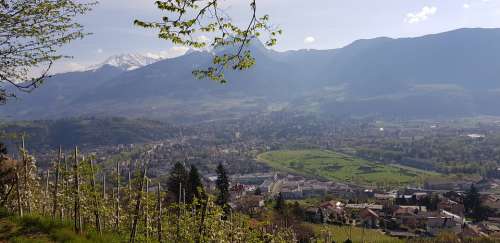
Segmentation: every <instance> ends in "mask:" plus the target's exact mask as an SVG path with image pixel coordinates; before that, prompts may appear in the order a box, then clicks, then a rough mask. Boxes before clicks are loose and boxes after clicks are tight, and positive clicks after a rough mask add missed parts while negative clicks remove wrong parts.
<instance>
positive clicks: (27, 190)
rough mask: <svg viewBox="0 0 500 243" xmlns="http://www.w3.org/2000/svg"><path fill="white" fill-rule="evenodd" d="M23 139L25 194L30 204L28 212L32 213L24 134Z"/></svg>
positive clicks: (27, 202)
mask: <svg viewBox="0 0 500 243" xmlns="http://www.w3.org/2000/svg"><path fill="white" fill-rule="evenodd" d="M21 139H22V145H21V146H22V147H21V148H22V152H21V154H22V159H23V163H24V194H25V198H24V200H25V201H26V205H27V206H28V214H31V198H30V189H31V188H30V185H29V182H28V172H29V169H28V159H27V158H26V147H25V144H24V134H23V135H22V136H21Z"/></svg>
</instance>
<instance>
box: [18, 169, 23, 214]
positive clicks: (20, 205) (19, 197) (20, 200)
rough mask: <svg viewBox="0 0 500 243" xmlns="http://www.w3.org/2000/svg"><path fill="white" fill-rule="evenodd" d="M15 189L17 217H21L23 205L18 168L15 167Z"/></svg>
mask: <svg viewBox="0 0 500 243" xmlns="http://www.w3.org/2000/svg"><path fill="white" fill-rule="evenodd" d="M16 189H17V207H18V210H19V216H20V217H23V204H22V199H21V180H20V178H19V166H17V167H16Z"/></svg>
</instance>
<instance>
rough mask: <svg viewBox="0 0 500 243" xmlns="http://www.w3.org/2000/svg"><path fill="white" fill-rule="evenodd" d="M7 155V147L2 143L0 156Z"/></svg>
mask: <svg viewBox="0 0 500 243" xmlns="http://www.w3.org/2000/svg"><path fill="white" fill-rule="evenodd" d="M2 155H7V147H6V146H5V145H4V144H3V143H1V142H0V156H2Z"/></svg>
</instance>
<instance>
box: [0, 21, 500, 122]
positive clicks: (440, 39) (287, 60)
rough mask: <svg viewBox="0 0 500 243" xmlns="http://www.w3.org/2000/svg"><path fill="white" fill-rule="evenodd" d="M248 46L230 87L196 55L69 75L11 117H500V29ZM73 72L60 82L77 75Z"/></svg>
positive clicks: (208, 60)
mask: <svg viewBox="0 0 500 243" xmlns="http://www.w3.org/2000/svg"><path fill="white" fill-rule="evenodd" d="M249 49H250V50H251V51H252V52H253V55H254V57H255V58H256V60H257V64H256V65H255V66H254V67H253V68H252V69H250V70H247V71H243V72H234V71H231V70H227V73H226V76H227V78H228V80H230V82H229V83H228V84H226V85H220V84H217V83H215V82H212V81H210V80H196V79H194V77H193V75H192V73H191V72H192V70H194V69H198V68H204V67H207V66H208V65H209V64H210V63H211V59H212V54H211V53H209V52H191V53H188V54H186V55H184V56H181V57H177V58H172V59H166V60H161V61H158V62H155V63H153V64H150V65H146V66H144V67H141V68H137V69H135V70H130V71H122V70H120V69H118V68H115V69H117V70H118V71H116V72H112V73H111V74H110V75H108V76H106V78H101V79H99V78H94V76H93V74H92V73H85V74H80V75H83V76H84V77H85V78H87V79H88V80H92V81H87V82H89V83H88V87H87V88H80V86H78V85H76V84H75V86H74V88H71V87H73V86H72V84H70V82H68V87H70V88H69V89H68V91H67V92H66V95H65V97H71V98H69V99H65V100H64V102H59V101H54V98H53V97H51V95H49V94H48V93H44V94H43V95H42V94H41V95H39V96H36V97H34V98H31V97H30V99H29V100H28V99H27V101H26V102H23V105H22V106H19V107H16V109H8V111H9V112H8V113H7V114H8V115H11V116H12V117H13V118H40V117H42V118H52V117H65V116H73V115H81V114H86V115H89V114H92V115H110V114H111V115H126V116H136V117H140V116H146V117H150V118H172V117H175V118H179V117H189V118H193V119H220V118H227V117H234V116H238V115H241V114H248V113H251V112H265V111H268V110H273V109H279V108H282V107H286V108H287V109H291V110H298V111H315V112H324V113H333V114H336V115H342V116H351V115H353V116H360V115H362V116H366V115H380V116H389V117H436V116H446V117H449V116H469V115H500V110H498V109H496V108H495V104H498V103H500V29H459V30H455V31H450V32H445V33H440V34H434V35H427V36H422V37H417V38H401V39H391V38H375V39H370V40H359V41H355V42H353V43H352V44H350V45H348V46H346V47H344V48H340V49H335V50H298V51H287V52H276V51H272V50H268V49H266V48H265V47H264V46H263V45H262V44H261V43H259V42H254V43H252V44H251V45H250V47H249ZM99 70H100V69H99ZM96 73H97V72H96ZM65 75H66V76H65ZM65 75H60V76H58V77H57V78H55V79H57V80H66V79H67V80H71V79H72V77H73V76H74V75H76V74H65ZM87 75H88V76H87ZM95 80H104V81H102V82H101V81H99V82H97V83H96V84H93V83H92V82H96V81H95ZM47 86H49V85H47ZM42 88H43V87H42ZM47 90H49V88H48V87H47ZM73 91H74V92H73ZM46 100H52V103H48V104H49V105H47V102H46ZM287 105H288V106H287ZM8 106H12V105H11V104H8V105H7V106H6V107H8ZM14 106H15V105H14ZM24 107H27V108H24ZM54 107H55V108H56V109H54ZM42 110H43V112H41V111H42ZM0 114H6V113H4V112H2V111H0Z"/></svg>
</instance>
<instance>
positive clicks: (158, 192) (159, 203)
mask: <svg viewBox="0 0 500 243" xmlns="http://www.w3.org/2000/svg"><path fill="white" fill-rule="evenodd" d="M156 196H157V200H158V201H157V209H158V222H157V231H158V242H160V243H161V242H162V231H163V230H162V225H161V220H162V209H161V184H160V182H158V190H157V194H156Z"/></svg>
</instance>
